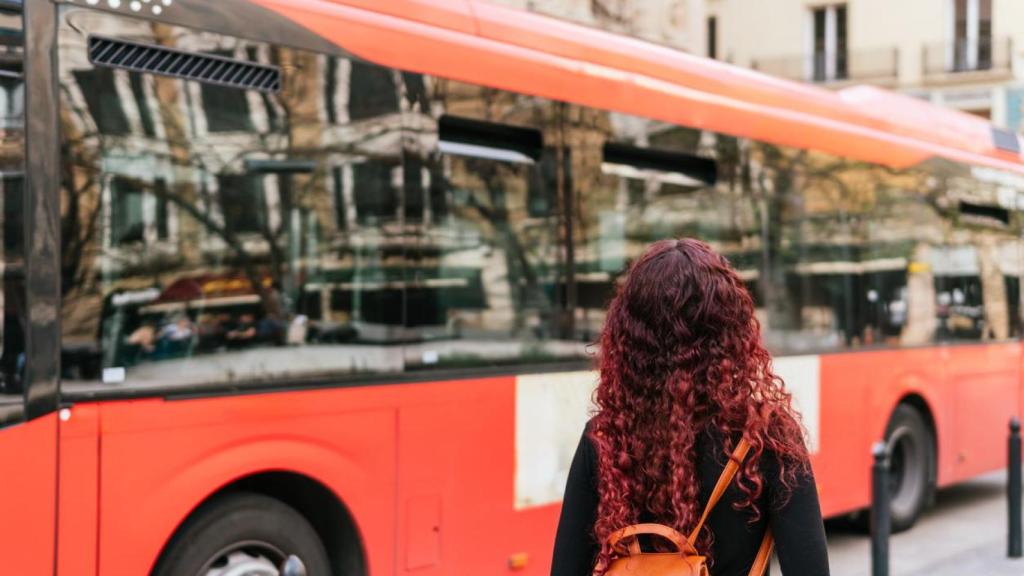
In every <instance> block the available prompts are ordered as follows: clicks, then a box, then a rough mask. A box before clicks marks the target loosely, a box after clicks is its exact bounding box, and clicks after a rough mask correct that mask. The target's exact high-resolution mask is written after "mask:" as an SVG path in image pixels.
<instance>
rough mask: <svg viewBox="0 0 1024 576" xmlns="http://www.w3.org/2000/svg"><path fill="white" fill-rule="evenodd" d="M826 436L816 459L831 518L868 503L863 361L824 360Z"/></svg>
mask: <svg viewBox="0 0 1024 576" xmlns="http://www.w3.org/2000/svg"><path fill="white" fill-rule="evenodd" d="M820 361H821V399H820V405H819V410H820V422H821V424H820V426H821V435H820V439H819V444H818V446H817V451H816V452H815V453H814V454H813V456H812V457H811V462H812V464H813V466H814V474H815V479H816V480H817V483H818V494H819V497H820V499H821V508H822V512H823V513H824V514H825V515H827V516H831V515H834V514H837V513H840V512H845V511H849V510H853V509H856V508H858V507H860V506H863V505H864V503H865V502H867V480H868V468H867V466H869V465H870V457H869V454H868V452H867V450H866V449H865V448H864V447H865V445H867V444H868V443H869V442H868V439H867V437H868V434H867V430H865V428H864V426H862V425H860V424H859V423H863V422H865V417H866V416H867V412H868V407H867V402H866V397H867V395H866V394H865V392H866V388H867V380H866V378H865V377H864V371H863V369H862V368H861V366H860V361H861V360H860V358H859V357H858V356H855V355H852V354H839V355H831V356H821V360H820Z"/></svg>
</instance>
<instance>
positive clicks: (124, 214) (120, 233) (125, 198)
mask: <svg viewBox="0 0 1024 576" xmlns="http://www.w3.org/2000/svg"><path fill="white" fill-rule="evenodd" d="M110 197H111V202H110V240H111V242H110V243H111V245H113V246H118V245H121V244H131V243H134V242H142V241H143V239H144V237H145V220H144V216H143V212H142V190H141V189H139V187H138V186H135V185H133V184H132V182H131V181H130V180H126V179H122V178H114V179H112V180H111V181H110Z"/></svg>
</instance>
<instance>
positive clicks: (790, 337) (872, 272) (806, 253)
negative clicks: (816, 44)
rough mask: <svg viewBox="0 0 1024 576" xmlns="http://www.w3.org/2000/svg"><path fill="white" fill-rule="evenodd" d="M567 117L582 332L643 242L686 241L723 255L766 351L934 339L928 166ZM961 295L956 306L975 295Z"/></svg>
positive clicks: (590, 332)
mask: <svg viewBox="0 0 1024 576" xmlns="http://www.w3.org/2000/svg"><path fill="white" fill-rule="evenodd" d="M573 117H574V118H577V117H578V118H579V121H578V122H576V123H573V124H571V125H570V126H569V127H568V128H567V131H568V133H567V140H569V141H570V142H572V145H573V153H574V160H575V162H576V163H577V165H576V167H575V171H574V172H575V175H576V178H577V192H578V194H580V198H579V199H578V202H579V206H580V216H579V218H578V220H577V221H576V222H575V226H576V230H575V241H576V243H577V246H576V252H577V253H578V254H581V255H583V256H581V257H580V258H579V259H578V260H577V261H576V265H575V270H576V272H575V277H576V283H577V286H578V287H579V293H580V294H581V297H580V299H579V302H578V304H577V312H576V314H577V317H578V318H579V319H580V320H579V321H578V323H577V327H578V329H579V330H580V332H581V333H582V334H584V335H585V336H586V337H588V338H593V337H595V335H596V333H597V332H598V331H599V330H600V327H601V325H602V323H603V309H604V306H605V305H606V303H607V301H608V298H609V297H610V296H611V294H612V292H613V290H614V284H615V282H616V279H617V278H618V277H619V275H620V274H621V272H622V271H623V270H624V269H625V267H626V266H627V265H628V263H629V262H630V261H631V260H632V259H633V258H635V257H636V256H637V255H638V254H639V253H640V252H641V251H642V249H643V247H644V246H645V245H647V244H648V243H650V242H653V241H656V240H659V239H662V238H675V237H682V236H690V237H696V238H699V239H702V240H704V241H706V242H708V243H710V244H711V245H712V246H714V247H715V248H716V249H717V250H718V251H720V252H721V253H723V254H725V255H726V256H727V257H728V258H729V260H730V261H731V262H732V264H733V266H734V267H735V268H736V269H737V271H738V272H739V274H740V275H741V277H742V278H743V279H744V281H745V282H746V283H747V286H748V288H749V290H750V292H751V295H752V296H753V298H754V302H755V306H756V311H757V315H758V319H759V321H760V323H761V326H762V329H763V334H764V339H765V342H766V343H767V344H768V346H769V347H770V348H771V349H772V350H773V352H774V353H776V354H801V353H814V352H826V351H830V350H841V349H849V348H861V347H877V346H898V345H919V344H922V343H930V342H933V341H934V339H935V332H936V329H937V314H939V312H938V311H937V310H936V305H935V304H934V299H935V297H936V293H935V291H934V290H935V289H934V287H933V286H932V284H931V278H932V276H931V272H927V274H929V276H928V278H927V279H925V278H923V277H922V276H921V274H922V273H923V271H922V268H921V266H920V265H919V264H915V262H918V261H919V259H920V253H921V252H922V251H923V253H928V251H929V250H930V249H931V248H930V247H931V246H934V245H937V244H936V243H938V244H941V243H942V239H941V237H942V234H943V230H945V227H946V224H944V219H943V217H942V216H941V215H940V214H939V213H938V212H936V210H934V209H932V208H930V207H929V200H928V198H929V197H930V195H932V194H933V192H930V191H929V189H928V187H927V178H926V176H927V172H926V171H924V170H908V171H905V172H896V171H892V170H888V169H884V168H881V167H876V166H870V165H866V164H863V163H858V162H853V161H848V160H844V159H840V158H836V157H832V156H829V155H826V154H822V153H817V152H809V151H800V150H794V149H786V148H782V147H778V146H774V145H770V144H765V143H758V142H749V141H743V140H740V139H736V138H732V137H729V136H726V135H721V134H713V133H707V132H702V131H699V130H695V129H689V128H681V127H677V126H672V125H667V124H664V123H661V122H657V121H653V120H648V119H645V118H637V117H630V116H625V115H621V114H614V113H604V112H599V111H594V110H583V111H580V113H579V115H578V116H573ZM659 159H669V160H668V161H664V162H659ZM914 218H916V219H917V223H916V224H911V222H913V219H914ZM1008 282H1009V284H1008V287H1009V288H1008V290H1012V289H1013V285H1012V282H1010V281H1008ZM972 290H973V292H972ZM961 291H962V292H963V295H962V297H963V298H964V299H965V301H967V300H969V299H970V298H971V296H970V295H971V294H972V293H974V292H977V289H976V288H974V289H972V288H969V287H966V286H965V287H962V288H961Z"/></svg>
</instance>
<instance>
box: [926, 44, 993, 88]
mask: <svg viewBox="0 0 1024 576" xmlns="http://www.w3.org/2000/svg"><path fill="white" fill-rule="evenodd" d="M922 58H923V62H922V72H923V73H924V76H925V78H926V79H928V80H932V81H935V80H939V81H941V80H949V81H954V82H955V81H958V80H961V79H965V78H966V77H970V78H974V77H975V76H979V75H983V76H1003V75H1006V76H1009V75H1010V73H1011V71H1012V65H1013V41H1012V39H1010V38H984V37H983V38H978V39H974V40H968V39H965V38H958V39H957V40H954V41H952V42H943V43H940V44H929V45H927V46H925V47H924V52H923V54H922Z"/></svg>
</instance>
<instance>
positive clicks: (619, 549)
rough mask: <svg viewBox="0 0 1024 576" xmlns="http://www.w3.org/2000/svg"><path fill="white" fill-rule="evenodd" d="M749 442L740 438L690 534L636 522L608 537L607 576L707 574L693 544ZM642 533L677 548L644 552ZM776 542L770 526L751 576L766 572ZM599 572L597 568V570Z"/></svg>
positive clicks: (693, 575)
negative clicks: (608, 560) (609, 559)
mask: <svg viewBox="0 0 1024 576" xmlns="http://www.w3.org/2000/svg"><path fill="white" fill-rule="evenodd" d="M749 450H750V445H749V444H747V441H746V440H740V442H739V444H738V445H737V446H736V449H735V450H733V453H732V458H731V459H730V460H729V463H728V464H726V465H725V470H723V471H722V475H721V476H720V477H719V478H718V482H717V483H716V484H715V489H714V490H713V491H712V492H711V499H710V500H708V503H707V506H705V507H704V512H703V513H702V514H701V516H700V521H698V522H697V526H695V527H694V529H693V532H691V533H690V536H689V538H687V537H684V536H683V535H682V534H680V533H679V532H677V531H676V530H674V529H672V528H670V527H668V526H665V525H663V524H634V525H632V526H626V527H625V528H621V529H619V530H616V531H615V532H613V533H612V535H611V536H609V537H608V546H609V547H610V548H611V549H612V561H611V563H609V565H608V570H606V571H605V576H708V567H707V562H706V560H707V559H706V557H705V556H702V555H701V554H700V553H699V552H697V549H696V548H695V547H694V542H696V541H697V536H698V535H700V530H701V528H703V527H704V521H705V520H707V518H708V514H710V513H711V510H712V509H713V508H714V507H715V504H718V501H719V500H720V499H721V498H722V494H724V493H725V489H726V488H728V487H729V483H730V482H732V479H733V477H734V476H736V471H737V470H738V469H739V464H740V463H741V462H743V459H744V458H746V457H747V452H748V451H749ZM641 535H653V536H659V537H661V538H663V539H665V540H667V541H668V542H669V543H671V544H672V545H673V546H674V547H675V549H676V551H675V552H643V551H641V549H640V542H639V541H638V539H637V538H638V537H639V536H641ZM774 545H775V542H774V540H773V539H772V533H771V530H770V529H769V530H768V531H766V532H765V534H764V540H762V541H761V548H760V549H758V551H757V557H756V558H755V560H754V565H753V566H751V567H750V573H749V576H764V573H765V572H767V570H768V561H769V559H770V558H771V555H772V548H773V547H774ZM595 573H596V571H595Z"/></svg>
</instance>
